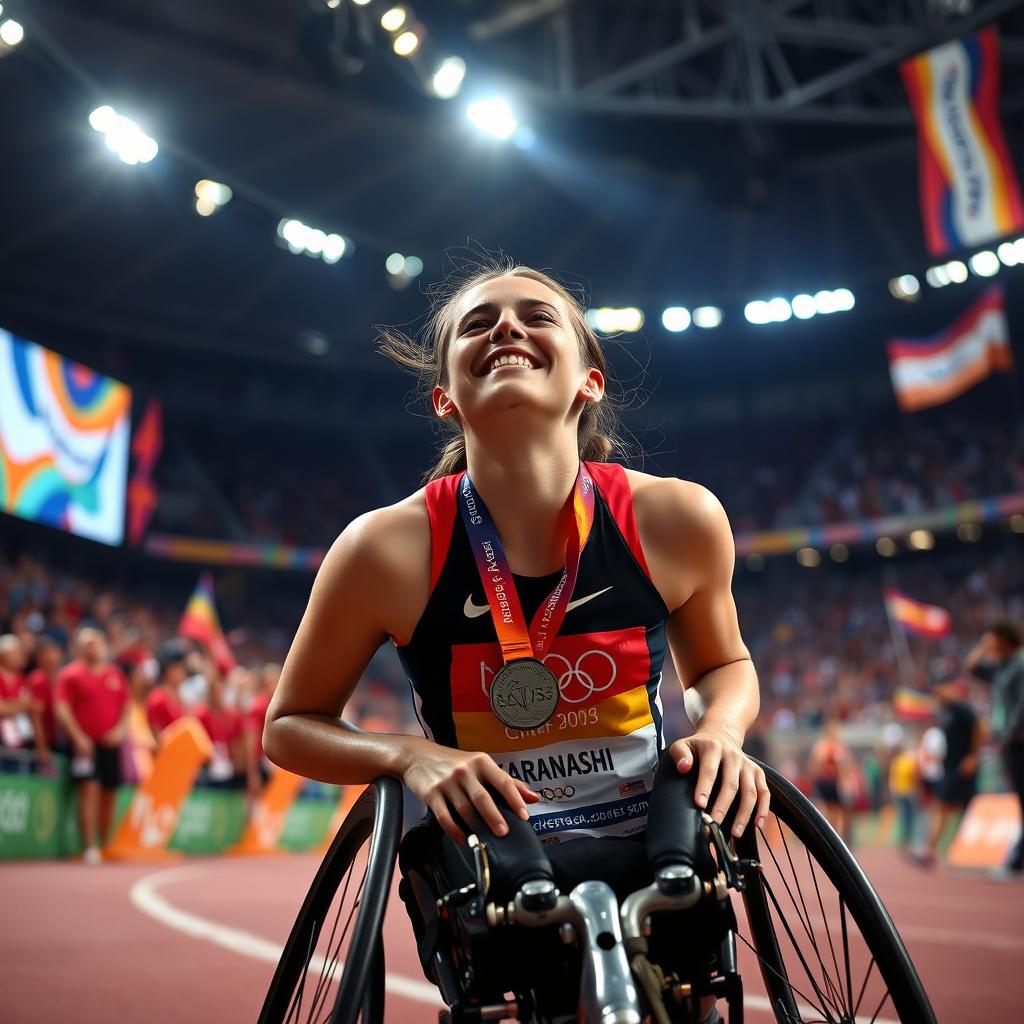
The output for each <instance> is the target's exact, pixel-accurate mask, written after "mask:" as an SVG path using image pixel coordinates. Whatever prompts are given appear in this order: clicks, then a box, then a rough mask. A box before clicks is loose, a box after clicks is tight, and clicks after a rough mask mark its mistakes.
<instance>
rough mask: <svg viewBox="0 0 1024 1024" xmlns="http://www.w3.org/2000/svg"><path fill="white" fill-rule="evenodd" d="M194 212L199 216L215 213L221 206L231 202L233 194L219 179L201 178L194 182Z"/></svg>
mask: <svg viewBox="0 0 1024 1024" xmlns="http://www.w3.org/2000/svg"><path fill="white" fill-rule="evenodd" d="M195 194H196V213H198V214H199V216H200V217H209V216H211V215H212V214H214V213H216V212H217V211H218V210H219V209H220V208H221V207H222V206H226V205H227V204H228V203H230V202H231V197H232V195H233V194H234V193H233V192H232V191H231V189H230V188H228V186H227V185H224V184H222V183H221V182H219V181H210V179H209V178H203V179H202V181H197V182H196V187H195Z"/></svg>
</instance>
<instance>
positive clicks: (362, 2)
mask: <svg viewBox="0 0 1024 1024" xmlns="http://www.w3.org/2000/svg"><path fill="white" fill-rule="evenodd" d="M352 3H354V4H355V5H356V7H365V6H366V5H367V4H372V3H373V0H352Z"/></svg>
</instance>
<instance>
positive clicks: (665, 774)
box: [647, 750, 715, 879]
mask: <svg viewBox="0 0 1024 1024" xmlns="http://www.w3.org/2000/svg"><path fill="white" fill-rule="evenodd" d="M697 775H698V765H697V764H696V763H695V764H694V765H693V767H692V768H691V769H690V770H689V772H687V773H686V774H685V775H683V774H681V773H680V771H679V769H678V768H677V767H676V764H675V761H673V760H672V757H671V755H670V754H669V752H668V750H666V751H665V752H664V753H663V754H662V756H661V761H660V762H659V764H658V775H657V783H656V785H655V787H654V791H653V792H652V793H651V799H650V806H649V807H648V811H647V859H648V863H649V864H650V866H651V869H652V870H653V871H654V872H655V874H657V872H658V871H659V870H660V869H661V868H665V867H670V866H674V865H682V866H683V867H688V868H690V869H692V870H693V871H694V872H695V873H696V875H697V877H698V878H701V879H708V878H712V877H713V876H714V874H715V863H714V860H713V859H712V857H711V853H710V850H709V848H708V842H707V839H706V837H705V835H704V823H703V818H702V813H703V812H702V811H701V809H700V808H699V807H697V805H696V804H695V803H694V802H693V799H694V790H695V786H696V783H697Z"/></svg>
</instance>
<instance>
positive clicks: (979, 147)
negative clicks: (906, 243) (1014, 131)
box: [900, 27, 1024, 256]
mask: <svg viewBox="0 0 1024 1024" xmlns="http://www.w3.org/2000/svg"><path fill="white" fill-rule="evenodd" d="M900 73H901V74H902V76H903V84H904V86H905V87H906V90H907V95H908V96H909V97H910V105H911V107H913V110H914V117H915V119H916V121H917V133H918V162H919V167H918V181H919V188H920V193H921V195H920V201H921V217H922V219H923V221H924V234H925V241H926V243H927V246H928V251H929V252H930V253H931V254H932V255H933V256H944V255H946V254H947V253H950V252H953V251H955V250H957V249H966V248H971V247H974V246H977V245H979V244H980V243H982V242H987V241H989V240H990V239H992V238H1000V237H1002V236H1003V235H1008V234H1011V233H1012V232H1015V231H1019V230H1020V229H1021V227H1022V226H1024V204H1022V203H1021V196H1020V189H1019V188H1018V185H1017V176H1016V174H1015V173H1014V169H1013V164H1012V162H1011V160H1010V154H1009V151H1008V150H1007V148H1006V140H1005V139H1004V137H1003V129H1002V125H1001V124H1000V121H999V37H998V36H997V34H996V29H995V28H994V27H989V28H985V29H982V30H981V31H980V32H977V33H975V34H974V35H971V36H965V37H964V38H963V39H957V40H954V41H953V42H950V43H945V44H943V45H942V46H937V47H935V49H933V50H928V51H927V52H925V53H921V54H918V56H916V57H912V58H911V59H910V60H906V61H904V62H903V63H902V64H901V65H900Z"/></svg>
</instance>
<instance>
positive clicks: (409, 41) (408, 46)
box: [393, 29, 420, 57]
mask: <svg viewBox="0 0 1024 1024" xmlns="http://www.w3.org/2000/svg"><path fill="white" fill-rule="evenodd" d="M419 45H420V37H419V36H418V35H417V34H416V33H415V32H413V31H412V30H411V29H410V30H409V31H408V32H403V33H402V34H401V35H400V36H399V37H398V38H397V39H396V40H395V42H394V46H393V49H394V51H395V53H397V54H398V56H399V57H408V56H409V54H411V53H415V52H416V50H417V49H418V48H419Z"/></svg>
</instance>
